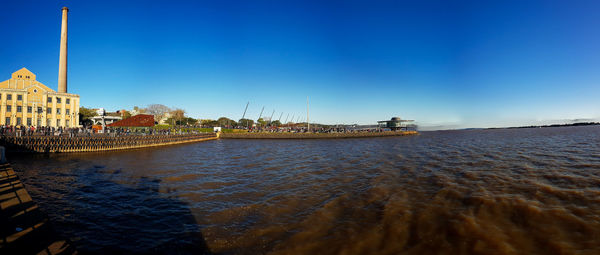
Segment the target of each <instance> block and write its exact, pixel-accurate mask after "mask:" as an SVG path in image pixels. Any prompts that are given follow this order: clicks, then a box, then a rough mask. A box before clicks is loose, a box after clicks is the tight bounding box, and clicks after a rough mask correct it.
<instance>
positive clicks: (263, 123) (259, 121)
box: [256, 118, 267, 127]
mask: <svg viewBox="0 0 600 255" xmlns="http://www.w3.org/2000/svg"><path fill="white" fill-rule="evenodd" d="M256 122H257V123H256V125H258V126H261V127H264V126H266V125H267V122H266V121H265V120H264V119H263V118H260V119H258V120H256Z"/></svg>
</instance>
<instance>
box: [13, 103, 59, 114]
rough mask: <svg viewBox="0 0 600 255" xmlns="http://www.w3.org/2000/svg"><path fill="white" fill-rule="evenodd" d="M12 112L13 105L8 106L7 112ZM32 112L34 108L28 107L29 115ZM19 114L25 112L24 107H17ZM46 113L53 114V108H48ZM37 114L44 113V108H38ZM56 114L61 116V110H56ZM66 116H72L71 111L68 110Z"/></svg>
mask: <svg viewBox="0 0 600 255" xmlns="http://www.w3.org/2000/svg"><path fill="white" fill-rule="evenodd" d="M11 111H12V105H7V106H6V112H11ZM32 111H33V107H31V106H27V113H32ZM17 112H23V108H22V106H20V105H17ZM46 112H47V113H52V107H48V108H46ZM37 113H42V107H38V108H37ZM56 114H60V108H56ZM65 114H67V115H69V114H71V109H66V110H65Z"/></svg>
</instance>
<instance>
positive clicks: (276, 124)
mask: <svg viewBox="0 0 600 255" xmlns="http://www.w3.org/2000/svg"><path fill="white" fill-rule="evenodd" d="M271 126H272V127H279V126H281V122H280V121H279V120H276V121H273V122H271Z"/></svg>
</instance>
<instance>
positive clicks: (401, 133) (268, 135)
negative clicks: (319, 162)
mask: <svg viewBox="0 0 600 255" xmlns="http://www.w3.org/2000/svg"><path fill="white" fill-rule="evenodd" d="M418 134H419V133H418V132H417V131H384V132H354V133H352V132H347V133H286V132H284V133H277V132H273V133H271V132H256V133H255V132H246V133H223V134H221V136H220V138H224V139H341V138H367V137H389V136H406V135H418Z"/></svg>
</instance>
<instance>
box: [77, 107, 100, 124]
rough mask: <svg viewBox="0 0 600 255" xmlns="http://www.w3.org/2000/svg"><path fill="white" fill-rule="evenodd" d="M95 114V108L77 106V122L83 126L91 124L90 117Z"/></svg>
mask: <svg viewBox="0 0 600 255" xmlns="http://www.w3.org/2000/svg"><path fill="white" fill-rule="evenodd" d="M94 116H96V110H95V109H91V108H85V107H83V106H81V107H79V124H80V125H84V126H89V125H92V123H93V121H92V117H94Z"/></svg>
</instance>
